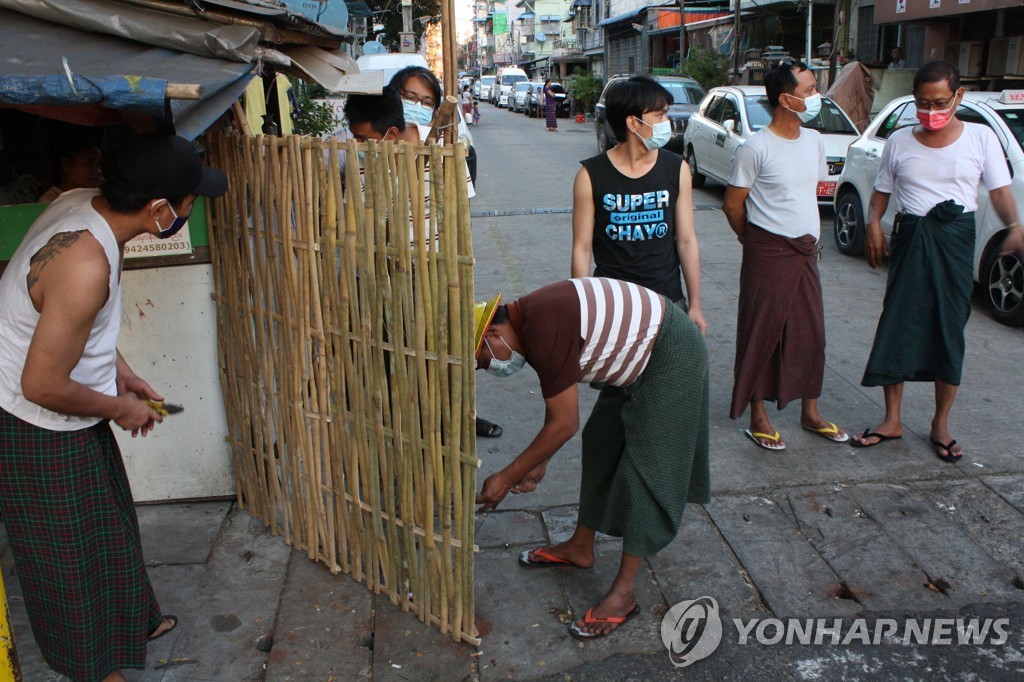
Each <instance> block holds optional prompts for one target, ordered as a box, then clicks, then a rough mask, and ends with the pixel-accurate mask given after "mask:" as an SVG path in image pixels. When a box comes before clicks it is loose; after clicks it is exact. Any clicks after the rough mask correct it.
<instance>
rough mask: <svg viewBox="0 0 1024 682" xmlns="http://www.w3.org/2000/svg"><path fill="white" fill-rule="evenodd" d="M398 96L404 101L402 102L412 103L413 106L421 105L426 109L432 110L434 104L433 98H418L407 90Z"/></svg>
mask: <svg viewBox="0 0 1024 682" xmlns="http://www.w3.org/2000/svg"><path fill="white" fill-rule="evenodd" d="M399 94H400V95H401V96H402V99H404V100H407V101H409V102H413V103H414V104H422V105H423V106H425V107H427V108H428V109H433V108H434V104H435V102H434V98H433V97H429V96H428V97H420V96H419V95H417V94H416V93H414V92H409V91H408V90H402V91H401V92H400V93H399Z"/></svg>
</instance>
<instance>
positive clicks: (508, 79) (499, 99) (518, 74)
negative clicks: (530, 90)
mask: <svg viewBox="0 0 1024 682" xmlns="http://www.w3.org/2000/svg"><path fill="white" fill-rule="evenodd" d="M528 80H530V79H529V78H527V77H526V72H525V71H523V70H522V69H519V68H516V67H514V66H506V67H504V68H501V69H498V80H497V81H496V82H495V88H492V89H491V100H492V101H493V102H494V103H495V104H497V105H498V106H499V107H507V106H508V104H509V96H510V95H511V93H512V87H513V86H514V85H515V84H516V83H525V82H526V81H528Z"/></svg>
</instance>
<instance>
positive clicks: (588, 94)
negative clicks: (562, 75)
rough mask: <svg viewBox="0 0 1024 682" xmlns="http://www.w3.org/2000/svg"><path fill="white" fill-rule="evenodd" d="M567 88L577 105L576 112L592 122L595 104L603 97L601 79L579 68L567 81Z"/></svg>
mask: <svg viewBox="0 0 1024 682" xmlns="http://www.w3.org/2000/svg"><path fill="white" fill-rule="evenodd" d="M565 81H566V87H567V89H568V90H569V95H570V96H571V97H572V100H573V102H575V103H576V107H577V109H576V111H577V112H582V113H583V114H585V115H586V119H587V120H590V118H591V116H592V115H593V112H594V104H596V103H597V100H598V98H599V97H601V86H602V85H603V83H602V82H601V79H600V78H598V77H597V76H595V75H594V74H592V73H590V72H589V71H584V70H583V69H581V68H579V67H577V68H576V71H575V73H573V74H572V75H571V76H569V77H568V78H566V79H565Z"/></svg>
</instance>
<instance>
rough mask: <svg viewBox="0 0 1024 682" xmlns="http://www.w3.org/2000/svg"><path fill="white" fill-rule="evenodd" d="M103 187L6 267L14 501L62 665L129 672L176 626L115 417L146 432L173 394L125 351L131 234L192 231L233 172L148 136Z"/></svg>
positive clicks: (91, 673) (0, 387)
mask: <svg viewBox="0 0 1024 682" xmlns="http://www.w3.org/2000/svg"><path fill="white" fill-rule="evenodd" d="M106 177H107V180H106V182H105V184H104V185H103V187H102V188H101V189H100V190H95V189H76V190H70V191H68V192H65V193H63V194H62V195H61V196H60V197H58V198H57V199H56V200H55V201H54V202H53V203H52V204H50V206H49V208H47V209H46V210H45V211H44V212H43V213H42V215H40V216H39V218H38V219H37V220H36V222H35V223H33V225H32V227H31V228H30V229H29V232H28V234H27V235H26V236H25V239H24V240H23V241H22V243H21V246H19V247H18V250H17V251H16V252H15V254H14V256H13V257H12V258H11V261H10V263H9V264H8V266H7V269H6V270H5V271H4V274H3V277H2V278H0V499H2V500H3V513H4V524H5V526H6V529H7V536H8V538H9V540H10V545H11V550H12V552H13V553H14V560H15V564H16V566H17V569H18V573H19V577H20V579H21V584H22V588H23V591H24V596H25V606H26V608H27V610H28V614H29V618H30V620H31V621H32V630H33V633H34V634H35V637H36V641H37V642H38V643H39V648H40V650H41V651H42V654H43V656H44V658H45V659H46V661H47V663H49V665H50V667H51V668H53V669H54V670H55V671H57V672H59V673H62V674H64V675H66V676H68V677H70V678H71V679H74V680H103V679H109V680H123V679H124V675H123V674H122V672H121V670H122V669H124V668H142V667H144V666H145V662H146V643H147V642H148V641H149V640H152V639H155V638H156V637H160V636H162V635H163V634H165V633H167V632H169V631H170V630H171V629H173V628H174V626H175V625H176V624H177V619H176V618H175V617H174V616H169V615H164V614H163V613H162V612H161V610H160V607H159V605H158V604H157V601H156V596H155V595H154V593H153V588H152V587H151V585H150V583H149V578H148V577H147V575H146V567H145V563H144V562H143V558H142V547H141V542H140V539H139V528H138V522H137V520H136V517H135V510H134V503H133V501H132V496H131V490H130V489H129V487H128V480H127V477H126V475H125V469H124V464H123V462H122V460H121V453H120V451H119V450H118V447H117V443H116V441H115V440H114V437H113V433H112V431H111V429H110V425H109V422H111V421H113V422H114V423H115V424H117V425H118V426H119V427H121V428H122V429H124V430H126V431H131V432H132V435H133V436H135V435H137V434H139V433H141V434H142V435H143V436H145V435H146V434H147V433H148V432H149V431H151V430H152V429H153V428H154V426H155V425H156V423H157V422H159V421H161V417H160V415H159V414H158V413H157V412H156V411H155V410H154V409H153V408H152V407H151V406H150V405H148V404H147V403H146V402H145V401H146V400H161V399H162V398H161V396H160V395H159V394H158V393H157V392H156V391H154V390H153V388H152V387H151V386H150V385H149V384H148V383H146V382H145V381H143V380H142V379H140V378H139V377H138V376H137V375H136V374H135V373H134V372H133V371H132V370H131V368H129V367H128V365H127V363H126V362H125V361H124V358H122V357H121V355H120V353H118V351H117V338H118V333H119V328H120V320H121V288H120V283H121V261H122V257H123V253H124V245H125V243H127V242H128V241H129V240H130V239H132V238H133V237H136V236H138V235H140V234H144V233H149V234H152V235H155V236H157V237H160V238H164V239H166V238H167V237H170V236H171V235H173V234H174V233H175V232H177V231H178V230H180V229H181V228H182V227H183V226H184V224H185V221H186V220H187V219H188V217H189V214H190V213H191V211H192V203H193V201H194V200H195V198H196V196H197V195H204V196H220V195H221V194H223V193H224V192H225V191H226V190H227V179H226V178H225V176H224V174H223V173H222V172H221V171H219V170H216V169H213V168H204V167H203V166H202V164H201V163H200V160H199V155H198V154H197V153H196V151H195V148H194V147H193V146H192V145H191V143H189V142H188V141H187V140H185V139H183V138H180V137H176V136H174V135H166V134H147V135H138V136H136V137H134V138H132V139H131V140H129V141H128V142H127V143H125V145H124V146H123V147H122V148H121V149H120V150H118V151H117V152H115V154H114V155H113V157H112V158H111V163H110V168H109V169H108V173H107V176H106Z"/></svg>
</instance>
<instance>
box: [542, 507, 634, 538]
mask: <svg viewBox="0 0 1024 682" xmlns="http://www.w3.org/2000/svg"><path fill="white" fill-rule="evenodd" d="M541 516H542V517H543V518H544V528H545V530H547V536H548V542H547V543H545V544H552V545H557V544H558V543H559V542H565V541H566V540H568V539H569V538H571V537H572V534H573V533H574V532H575V530H576V520H577V518H579V507H578V506H576V505H572V506H568V507H554V508H552V509H545V510H544V511H543V512H541ZM596 540H597V542H622V538H616V537H612V536H611V535H605V534H604V533H598V534H597V536H596Z"/></svg>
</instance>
